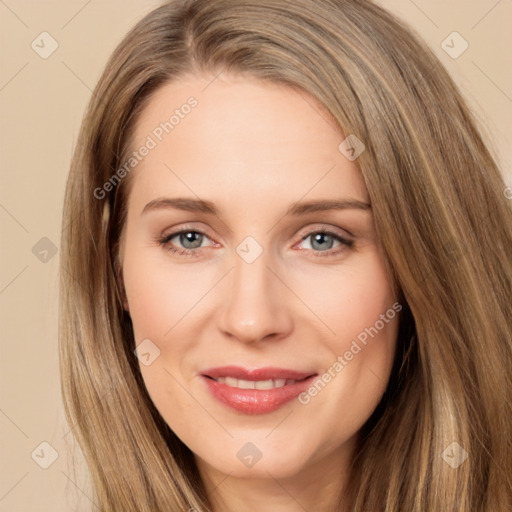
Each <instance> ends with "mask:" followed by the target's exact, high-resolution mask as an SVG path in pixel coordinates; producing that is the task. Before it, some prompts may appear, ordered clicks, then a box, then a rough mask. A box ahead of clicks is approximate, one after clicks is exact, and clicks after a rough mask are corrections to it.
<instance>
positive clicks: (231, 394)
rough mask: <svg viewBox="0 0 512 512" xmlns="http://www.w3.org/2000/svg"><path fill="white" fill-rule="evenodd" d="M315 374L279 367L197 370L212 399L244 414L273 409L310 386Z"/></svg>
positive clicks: (262, 412) (226, 367)
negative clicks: (199, 371) (200, 371)
mask: <svg viewBox="0 0 512 512" xmlns="http://www.w3.org/2000/svg"><path fill="white" fill-rule="evenodd" d="M317 375H318V374H317V373H314V372H300V371H296V370H291V369H283V368H273V367H272V368H271V367H269V368H259V369H254V370H248V369H245V368H242V367H239V366H224V367H221V368H211V369H209V370H205V371H204V372H202V373H201V377H202V379H203V380H204V382H205V384H206V386H207V388H208V390H209V392H210V393H211V395H213V397H214V398H216V399H217V400H218V401H219V402H221V403H222V404H224V405H226V406H228V407H229V408H231V409H234V410H236V411H238V412H242V413H244V414H266V413H270V412H273V411H276V410H277V409H279V408H281V407H282V406H284V405H285V404H287V403H288V402H290V401H291V400H293V399H294V398H295V397H297V396H298V395H299V394H300V393H301V392H302V391H304V390H305V389H306V388H307V387H308V386H309V385H311V382H312V381H313V379H314V378H315V377H316V376H317Z"/></svg>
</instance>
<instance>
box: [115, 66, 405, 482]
mask: <svg viewBox="0 0 512 512" xmlns="http://www.w3.org/2000/svg"><path fill="white" fill-rule="evenodd" d="M212 79H213V77H192V76H190V77H187V78H184V79H182V80H181V81H177V82H173V83H170V84H167V85H165V86H164V87H162V88H160V89H159V90H158V91H157V93H156V94H155V95H154V96H153V97H152V98H151V100H150V102H149V103H148V105H147V107H146V108H145V110H144V111H143V112H142V115H141V117H140V118H139V122H138V124H137V126H136V131H135V135H134V139H133V141H132V142H133V146H132V149H133V150H134V151H137V155H136V156H134V158H135V157H136V158H137V164H136V165H134V166H133V170H132V171H131V173H132V175H131V176H130V177H129V179H133V182H132V183H131V185H132V188H131V191H130V194H129V199H128V214H127V222H126V225H125V226H124V231H123V235H122V244H121V262H122V268H123V279H124V284H125V289H126V296H127V304H126V308H127V309H128V310H129V313H130V315H131V318H132V321H133V328H134V335H135V340H136V343H137V345H140V347H139V348H138V350H137V355H138V357H139V366H140V370H141V372H142V376H143V378H144V382H145V384H146V387H147V390H148V392H149V394H150V396H151V398H152V400H153V402H154V404H155V406H156V408H157V409H158V410H159V412H160V414H161V415H162V417H163V418H164V419H165V421H166V422H167V423H168V425H169V426H170V428H171V429H172V430H173V431H174V432H175V433H176V434H177V436H178V437H179V438H180V439H181V440H182V441H183V442H184V443H185V444H186V445H187V446H188V447H189V448H190V449H191V450H192V451H193V452H194V453H195V454H196V460H197V462H198V465H199V467H200V469H201V470H202V471H205V472H207V471H211V472H220V473H224V474H227V473H230V474H231V476H240V477H244V478H248V477H255V478H268V475H269V474H270V475H272V476H273V477H275V478H286V477H291V476H293V475H297V474H299V473H301V472H304V471H305V470H306V469H309V470H310V469H311V468H317V469H318V468H323V469H322V471H325V468H326V467H328V466H326V464H330V467H334V468H338V469H337V470H338V471H339V469H340V468H341V466H342V465H343V464H346V463H347V461H348V460H349V458H350V454H351V453H352V450H353V447H354V444H355V440H356V434H357V432H358V431H359V430H360V428H361V426H362V425H363V424H364V423H365V421H366V420H367V419H368V418H369V416H370V415H371V413H372V412H373V410H374V409H375V407H376V406H377V404H378V402H379V400H380V398H381V396H382V394H383V392H384V390H385V388H386V385H387V382H388V379H389V375H390V371H391V366H392V362H393V357H394V352H395V342H396V335H397V328H398V311H399V310H400V308H401V306H400V305H398V304H397V303H396V302H395V296H394V292H393V289H392V284H391V282H390V280H388V276H387V273H386V270H385V262H384V259H383V255H382V253H381V250H380V248H379V244H378V240H377V238H376V233H375V230H374V224H373V219H372V210H371V207H370V206H369V204H368V203H369V198H368V194H367V191H366V188H365V185H364V182H363V180H362V178H361V175H360V173H359V171H358V169H357V166H356V161H351V159H349V158H347V156H345V155H348V156H352V152H350V150H348V151H347V148H346V147H345V146H343V147H345V154H344V153H342V152H341V151H340V149H339V146H340V143H341V142H342V141H343V140H344V138H345V136H344V135H343V134H342V133H341V132H340V131H339V130H337V129H336V128H335V127H334V124H333V122H332V121H331V120H330V119H329V118H328V116H327V115H326V113H325V111H324V110H323V109H322V108H321V106H320V105H319V104H318V103H317V102H316V101H315V100H314V99H313V98H311V97H310V96H307V95H306V94H305V93H298V92H296V91H295V90H293V89H291V88H289V87H286V86H281V85H277V84H270V83H262V82H259V81H257V80H254V79H246V78H242V77H236V76H229V75H225V74H222V75H220V76H219V77H218V78H217V79H215V80H213V82H212ZM191 97H193V99H189V98H191ZM187 100H188V102H187ZM185 105H189V107H186V106H185ZM173 115H174V118H172V119H171V116H173ZM170 119H171V120H170ZM169 120H170V121H169ZM166 122H167V124H165V123H166ZM347 135H348V134H347ZM143 146H145V147H146V148H147V150H141V149H140V148H142V147H143ZM132 163H133V162H132ZM125 179H128V178H125ZM178 198H180V199H179V200H178ZM331 202H332V204H331ZM334 202H336V203H337V204H334ZM327 206H332V208H326V207H327ZM322 230H325V231H326V233H323V234H322ZM180 232H182V234H181V235H180V234H179V233H180ZM174 251H176V252H174ZM134 357H135V356H134Z"/></svg>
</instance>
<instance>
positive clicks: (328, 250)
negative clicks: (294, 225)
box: [302, 229, 354, 257]
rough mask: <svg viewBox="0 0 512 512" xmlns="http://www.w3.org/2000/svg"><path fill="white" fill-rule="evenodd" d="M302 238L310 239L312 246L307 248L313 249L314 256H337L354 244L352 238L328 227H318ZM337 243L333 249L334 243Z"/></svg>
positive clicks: (304, 239)
mask: <svg viewBox="0 0 512 512" xmlns="http://www.w3.org/2000/svg"><path fill="white" fill-rule="evenodd" d="M302 240H303V241H306V240H310V246H311V247H306V249H308V250H312V251H313V255H314V256H322V257H324V256H335V255H337V254H340V253H341V252H343V251H345V250H346V249H347V248H350V247H352V246H353V245H354V242H353V241H352V240H347V239H346V238H344V237H342V236H341V235H338V234H337V233H333V232H332V231H329V230H327V229H317V230H315V231H310V232H309V233H307V234H306V235H304V236H303V237H302ZM335 243H338V244H339V245H338V246H337V248H334V249H333V245H334V244H335Z"/></svg>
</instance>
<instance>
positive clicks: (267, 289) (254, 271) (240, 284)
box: [218, 252, 293, 344]
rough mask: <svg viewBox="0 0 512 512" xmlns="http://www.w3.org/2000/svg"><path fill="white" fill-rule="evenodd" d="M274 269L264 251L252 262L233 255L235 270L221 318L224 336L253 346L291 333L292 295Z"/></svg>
mask: <svg viewBox="0 0 512 512" xmlns="http://www.w3.org/2000/svg"><path fill="white" fill-rule="evenodd" d="M274 266H275V265H273V264H271V262H270V261H269V258H267V256H266V253H265V252H263V253H262V254H261V255H260V256H259V257H258V258H257V259H256V260H255V261H253V262H252V263H247V262H246V261H244V260H243V258H241V257H239V256H238V254H235V255H234V267H235V268H234V269H232V271H231V272H229V274H228V275H227V276H226V281H227V283H226V282H225V283H224V288H223V290H224V293H225V294H226V295H225V296H223V298H222V300H223V299H224V298H225V300H223V303H222V305H221V307H220V311H219V316H218V327H219V329H220V330H221V331H222V333H223V334H224V335H225V336H229V337H232V338H235V339H237V340H238V341H240V342H242V343H249V344H254V343H256V342H259V341H270V340H278V339H282V338H284V337H286V336H287V335H288V334H289V333H290V332H291V331H292V329H293V318H292V312H291V307H290V306H291V303H290V301H291V299H292V294H291V292H290V291H289V290H288V288H287V287H286V285H285V284H284V283H283V281H285V279H283V277H282V276H279V277H278V275H276V274H278V272H276V271H275V270H274V269H273V267H274ZM269 267H272V268H269Z"/></svg>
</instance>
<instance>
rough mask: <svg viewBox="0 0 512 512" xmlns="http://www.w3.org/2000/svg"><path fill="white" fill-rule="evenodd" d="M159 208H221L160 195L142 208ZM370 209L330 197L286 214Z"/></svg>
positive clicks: (209, 211) (360, 203)
mask: <svg viewBox="0 0 512 512" xmlns="http://www.w3.org/2000/svg"><path fill="white" fill-rule="evenodd" d="M159 209H176V210H184V211H187V212H200V213H206V214H209V215H219V210H218V209H217V207H216V206H215V204H214V203H212V202H211V201H206V200H204V199H192V198H188V197H174V198H170V197H158V198H156V199H153V200H152V201H150V202H149V203H148V204H147V205H146V206H145V207H144V209H143V210H142V215H143V214H144V213H147V212H149V211H153V210H159ZM347 209H357V210H370V209H371V205H370V204H368V203H365V202H363V201H359V200H358V199H329V200H327V199H326V200H316V201H306V202H301V203H294V204H292V205H291V206H290V207H289V208H288V210H287V212H286V215H292V216H299V215H306V214H308V213H315V212H323V211H330V210H347Z"/></svg>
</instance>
